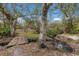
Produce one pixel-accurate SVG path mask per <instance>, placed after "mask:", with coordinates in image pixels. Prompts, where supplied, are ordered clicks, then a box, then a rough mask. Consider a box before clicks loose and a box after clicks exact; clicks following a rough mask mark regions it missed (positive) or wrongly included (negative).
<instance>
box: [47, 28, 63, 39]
mask: <svg viewBox="0 0 79 59" xmlns="http://www.w3.org/2000/svg"><path fill="white" fill-rule="evenodd" d="M61 33H63V31H62V30H61V29H59V28H50V29H49V30H48V31H47V36H49V37H51V38H54V37H55V36H56V35H57V34H61Z"/></svg>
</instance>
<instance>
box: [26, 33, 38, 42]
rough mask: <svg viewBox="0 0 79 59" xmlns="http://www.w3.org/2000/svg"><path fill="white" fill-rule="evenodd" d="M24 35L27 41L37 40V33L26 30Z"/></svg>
mask: <svg viewBox="0 0 79 59" xmlns="http://www.w3.org/2000/svg"><path fill="white" fill-rule="evenodd" d="M26 37H27V39H28V41H29V42H32V41H34V42H36V41H37V40H38V37H39V34H37V33H33V32H27V33H26Z"/></svg>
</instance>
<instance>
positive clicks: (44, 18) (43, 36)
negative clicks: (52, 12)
mask: <svg viewBox="0 0 79 59" xmlns="http://www.w3.org/2000/svg"><path fill="white" fill-rule="evenodd" d="M51 5H52V4H51V3H50V4H47V3H43V4H42V19H41V26H40V35H39V43H40V47H42V48H45V47H46V45H45V41H46V29H47V28H46V27H47V13H48V9H49V7H50V6H51Z"/></svg>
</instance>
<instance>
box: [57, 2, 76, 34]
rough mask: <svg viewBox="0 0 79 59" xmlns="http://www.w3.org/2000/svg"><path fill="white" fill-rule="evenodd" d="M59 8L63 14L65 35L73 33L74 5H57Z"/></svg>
mask: <svg viewBox="0 0 79 59" xmlns="http://www.w3.org/2000/svg"><path fill="white" fill-rule="evenodd" d="M58 5H59V7H60V10H61V11H62V13H63V14H64V19H65V22H64V24H65V30H64V31H65V32H66V33H72V31H73V14H74V12H75V9H76V4H73V3H72V4H64V3H61V4H58Z"/></svg>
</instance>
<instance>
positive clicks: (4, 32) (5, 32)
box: [0, 27, 10, 36]
mask: <svg viewBox="0 0 79 59" xmlns="http://www.w3.org/2000/svg"><path fill="white" fill-rule="evenodd" d="M8 35H10V29H9V28H5V27H2V28H0V36H8Z"/></svg>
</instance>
